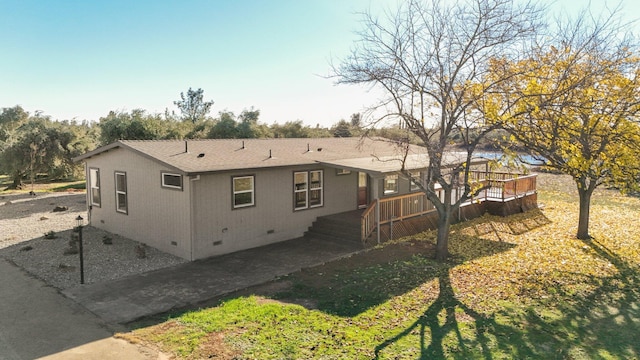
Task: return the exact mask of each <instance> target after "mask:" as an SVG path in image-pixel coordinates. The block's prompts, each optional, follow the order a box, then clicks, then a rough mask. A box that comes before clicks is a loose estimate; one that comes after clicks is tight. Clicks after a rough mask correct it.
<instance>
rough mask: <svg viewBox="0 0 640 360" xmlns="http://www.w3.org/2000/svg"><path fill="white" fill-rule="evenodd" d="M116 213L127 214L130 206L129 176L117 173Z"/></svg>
mask: <svg viewBox="0 0 640 360" xmlns="http://www.w3.org/2000/svg"><path fill="white" fill-rule="evenodd" d="M116 211H117V212H120V213H123V214H127V213H128V211H129V204H128V202H127V174H126V173H124V172H116Z"/></svg>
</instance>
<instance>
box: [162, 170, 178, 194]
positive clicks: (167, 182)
mask: <svg viewBox="0 0 640 360" xmlns="http://www.w3.org/2000/svg"><path fill="white" fill-rule="evenodd" d="M162 187H165V188H171V189H180V190H182V175H180V174H172V173H165V172H163V173H162Z"/></svg>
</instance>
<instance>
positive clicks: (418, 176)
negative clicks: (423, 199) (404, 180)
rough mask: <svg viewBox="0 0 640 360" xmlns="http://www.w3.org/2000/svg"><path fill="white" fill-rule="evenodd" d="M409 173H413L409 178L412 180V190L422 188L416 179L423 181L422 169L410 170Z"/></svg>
mask: <svg viewBox="0 0 640 360" xmlns="http://www.w3.org/2000/svg"><path fill="white" fill-rule="evenodd" d="M409 175H411V179H409V181H410V182H411V191H418V190H420V187H419V186H418V185H416V183H415V182H414V180H415V181H419V182H420V183H422V173H421V172H420V171H410V172H409Z"/></svg>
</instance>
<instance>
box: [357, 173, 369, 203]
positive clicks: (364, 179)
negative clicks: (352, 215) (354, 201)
mask: <svg viewBox="0 0 640 360" xmlns="http://www.w3.org/2000/svg"><path fill="white" fill-rule="evenodd" d="M367 205H369V187H368V176H367V173H364V172H359V173H358V209H363V208H366V207H367Z"/></svg>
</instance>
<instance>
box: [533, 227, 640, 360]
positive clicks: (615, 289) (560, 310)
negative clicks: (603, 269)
mask: <svg viewBox="0 0 640 360" xmlns="http://www.w3.org/2000/svg"><path fill="white" fill-rule="evenodd" d="M576 241H578V240H576ZM584 244H585V245H586V246H585V247H584V250H585V251H587V252H589V253H590V254H592V255H594V256H597V257H599V258H601V259H603V260H606V261H608V262H609V263H610V264H612V265H613V266H615V268H616V270H617V273H616V274H615V275H612V276H606V277H598V278H593V277H584V278H583V282H584V283H585V284H587V285H591V286H594V287H595V290H594V291H592V292H590V293H588V294H584V295H576V294H575V293H574V292H573V291H571V290H568V289H567V288H566V287H564V286H560V285H558V286H555V287H554V288H553V289H552V290H553V291H552V292H553V293H555V294H556V295H555V296H554V299H553V300H552V301H553V306H552V311H551V312H550V313H547V314H541V313H540V312H539V311H538V312H536V311H533V310H529V311H528V312H527V314H526V316H525V321H526V322H527V323H528V324H529V327H530V330H531V332H532V333H533V334H536V335H538V336H537V338H536V339H535V340H536V341H537V342H539V343H546V344H547V346H553V347H554V348H555V349H557V350H558V351H557V353H558V356H559V357H576V356H581V357H584V358H623V359H635V358H639V357H640V341H638V335H639V334H640V267H638V265H631V264H629V263H628V262H626V261H625V260H624V259H622V258H621V257H620V256H618V255H617V254H615V253H614V252H612V251H610V250H609V249H608V248H607V247H606V246H605V245H604V244H602V243H601V242H599V241H597V240H596V239H593V240H589V241H584Z"/></svg>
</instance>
